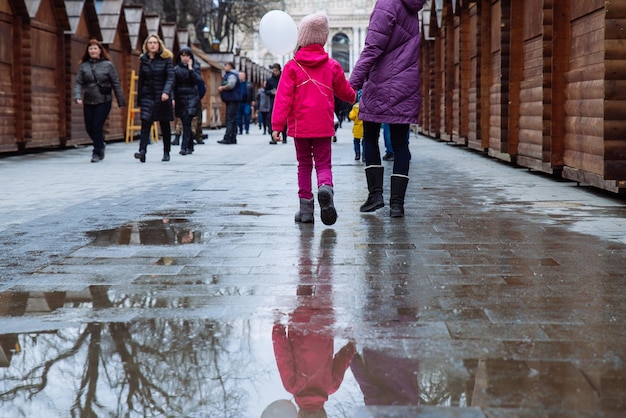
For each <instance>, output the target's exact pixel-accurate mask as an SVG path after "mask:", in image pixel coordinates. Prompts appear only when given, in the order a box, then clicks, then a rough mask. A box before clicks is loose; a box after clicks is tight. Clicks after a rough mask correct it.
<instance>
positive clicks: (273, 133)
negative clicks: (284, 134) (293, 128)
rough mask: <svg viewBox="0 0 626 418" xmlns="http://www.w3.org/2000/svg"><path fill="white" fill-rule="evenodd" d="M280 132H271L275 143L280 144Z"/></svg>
mask: <svg viewBox="0 0 626 418" xmlns="http://www.w3.org/2000/svg"><path fill="white" fill-rule="evenodd" d="M280 133H281V132H280V131H273V132H272V138H274V141H276V142H282V139H280Z"/></svg>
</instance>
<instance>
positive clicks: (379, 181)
mask: <svg viewBox="0 0 626 418" xmlns="http://www.w3.org/2000/svg"><path fill="white" fill-rule="evenodd" d="M383 173H384V167H383V166H382V165H370V166H368V167H365V178H366V179H367V189H368V191H369V194H368V195H367V200H366V201H365V203H363V204H362V205H361V209H360V210H361V212H374V211H375V210H376V209H380V208H382V207H383V206H385V201H384V200H383Z"/></svg>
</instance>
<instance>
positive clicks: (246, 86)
mask: <svg viewBox="0 0 626 418" xmlns="http://www.w3.org/2000/svg"><path fill="white" fill-rule="evenodd" d="M239 87H240V88H241V102H239V109H238V110H237V127H238V128H239V135H241V134H243V131H244V130H245V131H246V133H247V134H249V133H250V116H251V114H252V107H253V106H254V105H255V100H254V87H253V86H252V83H250V82H249V81H248V75H247V74H246V72H245V71H239Z"/></svg>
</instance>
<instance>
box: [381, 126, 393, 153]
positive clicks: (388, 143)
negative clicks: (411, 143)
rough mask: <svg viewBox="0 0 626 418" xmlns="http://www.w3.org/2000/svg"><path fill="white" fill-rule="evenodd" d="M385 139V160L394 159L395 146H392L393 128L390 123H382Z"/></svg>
mask: <svg viewBox="0 0 626 418" xmlns="http://www.w3.org/2000/svg"><path fill="white" fill-rule="evenodd" d="M381 127H382V129H383V140H384V142H385V155H383V161H393V148H392V146H391V130H390V128H389V124H388V123H382V124H381Z"/></svg>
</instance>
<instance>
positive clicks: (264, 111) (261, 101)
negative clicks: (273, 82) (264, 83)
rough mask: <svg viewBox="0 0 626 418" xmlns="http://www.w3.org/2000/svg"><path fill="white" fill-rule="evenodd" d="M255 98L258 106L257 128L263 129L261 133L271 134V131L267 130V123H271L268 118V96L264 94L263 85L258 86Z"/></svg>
mask: <svg viewBox="0 0 626 418" xmlns="http://www.w3.org/2000/svg"><path fill="white" fill-rule="evenodd" d="M256 100H257V105H258V106H259V108H258V114H259V129H263V135H265V134H267V133H269V134H271V133H272V131H268V130H267V127H268V125H270V124H271V123H272V122H271V121H270V120H269V119H270V116H269V115H270V98H269V96H268V95H267V94H265V87H261V88H259V91H258V92H257V95H256Z"/></svg>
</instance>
